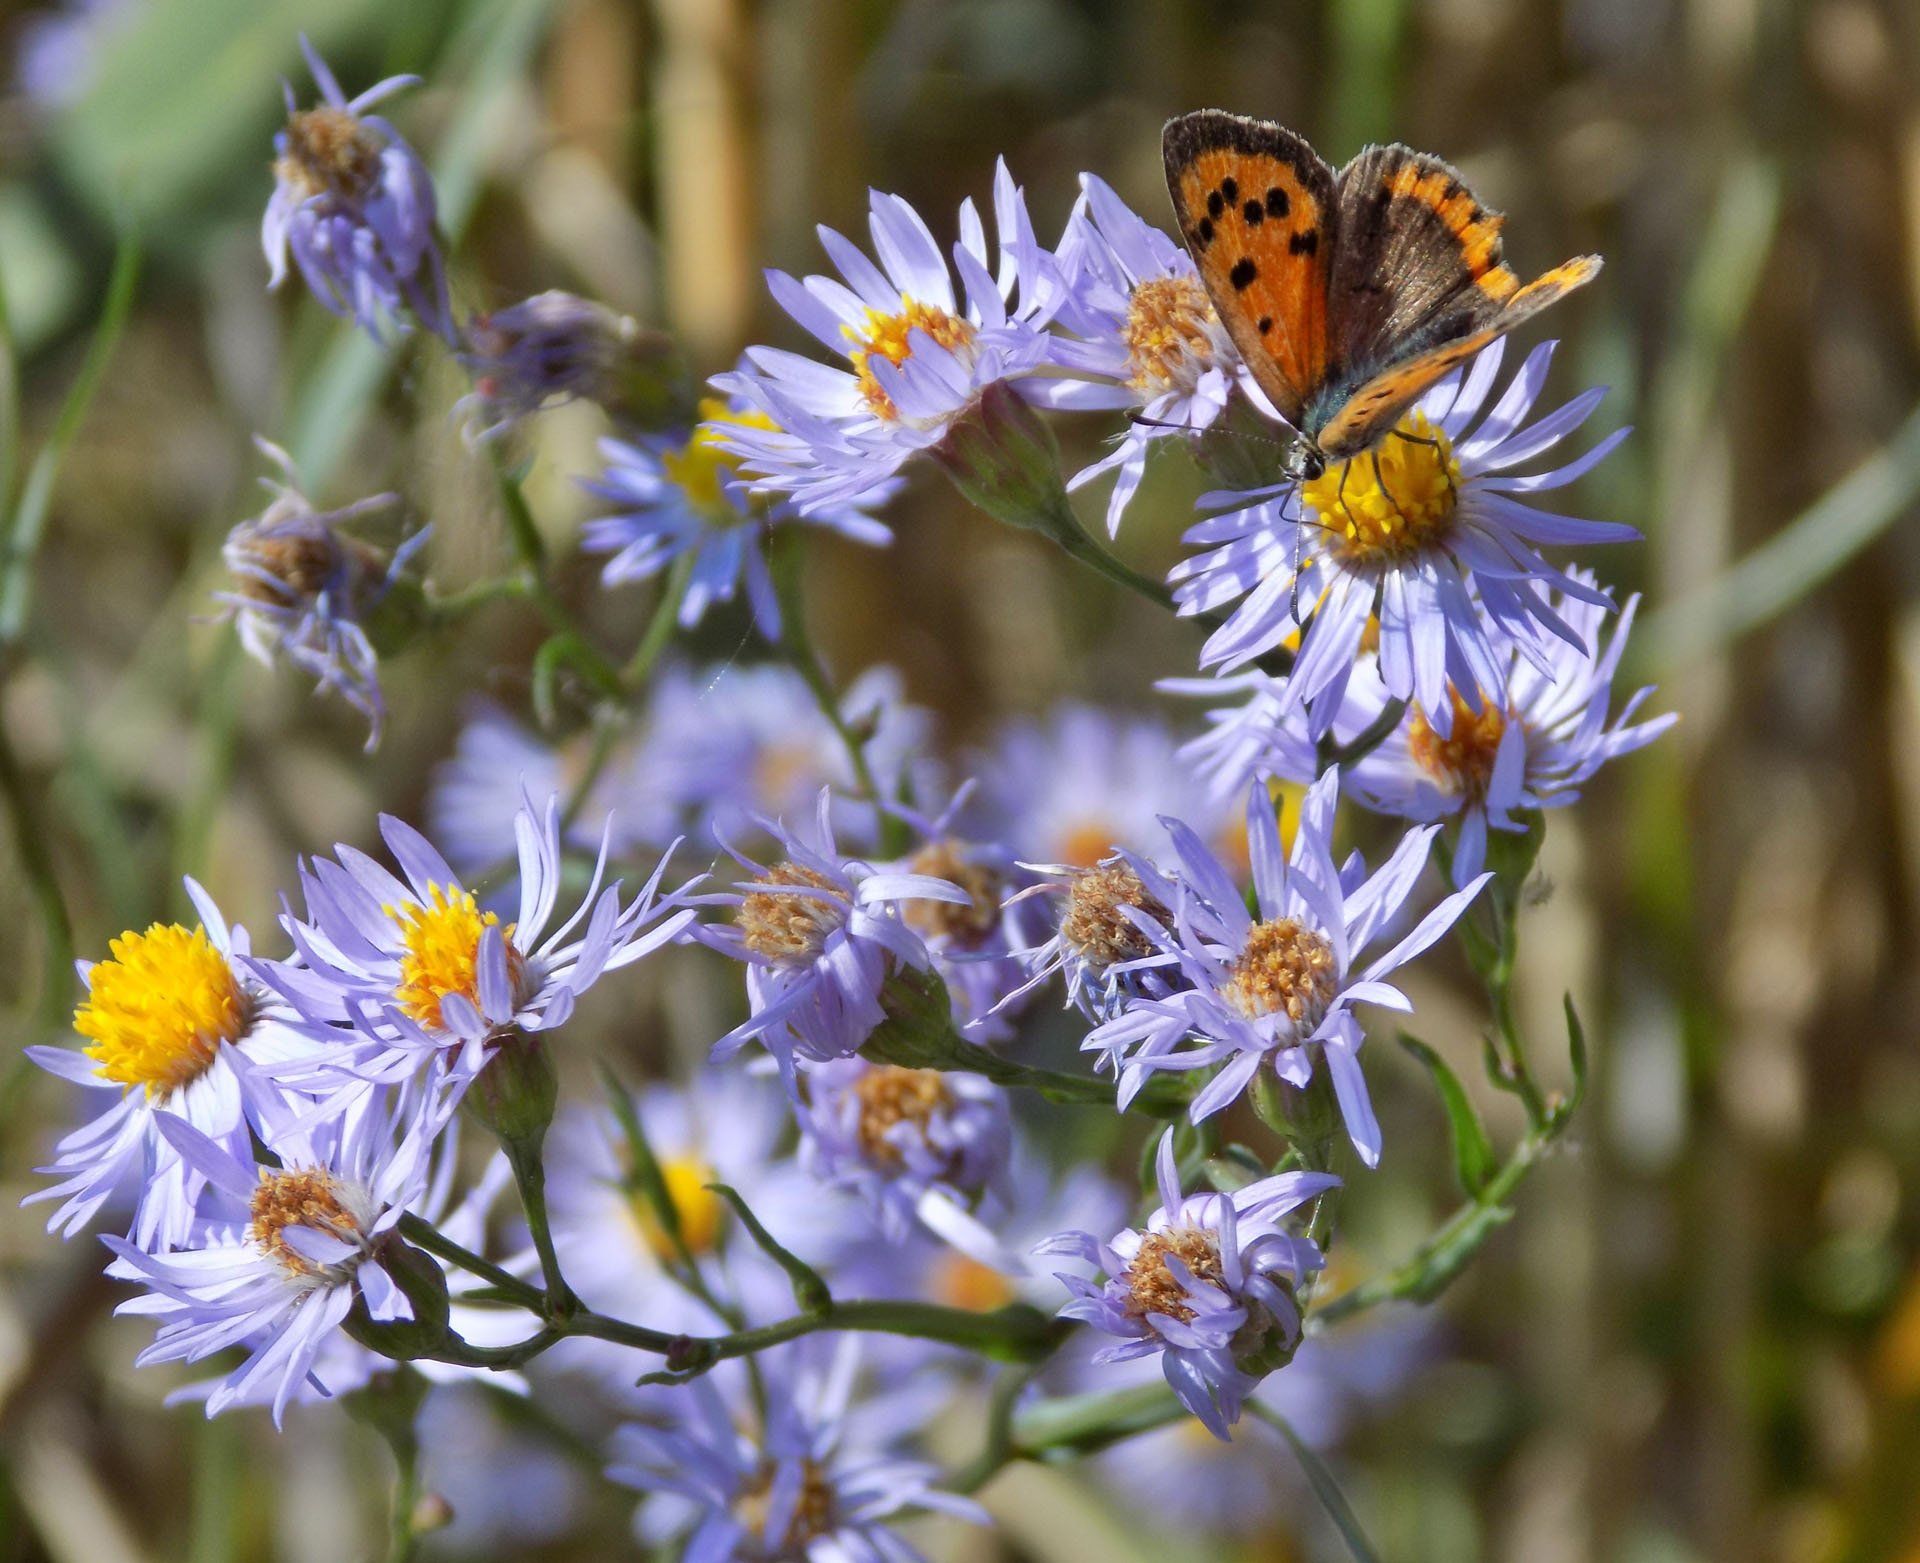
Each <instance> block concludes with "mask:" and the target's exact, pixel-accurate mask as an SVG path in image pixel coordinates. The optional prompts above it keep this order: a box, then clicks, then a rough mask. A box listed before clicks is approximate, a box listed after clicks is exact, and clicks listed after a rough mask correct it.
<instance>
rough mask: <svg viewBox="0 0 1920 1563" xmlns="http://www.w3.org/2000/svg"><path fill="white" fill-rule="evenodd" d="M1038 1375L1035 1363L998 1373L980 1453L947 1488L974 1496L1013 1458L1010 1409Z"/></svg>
mask: <svg viewBox="0 0 1920 1563" xmlns="http://www.w3.org/2000/svg"><path fill="white" fill-rule="evenodd" d="M1039 1371H1040V1364H1039V1363H1037V1362H1023V1363H1018V1364H1016V1365H1015V1366H1012V1367H1009V1368H1004V1369H1002V1370H1001V1373H1000V1376H999V1378H997V1379H995V1380H994V1383H993V1394H992V1396H991V1397H990V1398H989V1399H988V1401H987V1435H986V1441H985V1443H984V1444H983V1446H982V1447H981V1450H980V1453H979V1454H977V1455H975V1456H974V1457H973V1459H972V1460H970V1461H968V1462H967V1464H966V1465H965V1466H963V1467H962V1468H961V1469H960V1470H958V1471H956V1472H955V1473H954V1476H953V1480H952V1481H951V1482H949V1483H948V1486H949V1487H950V1488H951V1489H952V1490H953V1491H954V1492H978V1491H979V1490H980V1489H981V1488H982V1487H984V1486H986V1484H987V1483H988V1482H989V1481H991V1480H992V1479H993V1477H994V1476H995V1475H996V1474H997V1473H998V1472H999V1471H1000V1470H1001V1469H1002V1468H1004V1467H1005V1466H1006V1465H1008V1464H1009V1463H1010V1462H1011V1461H1012V1460H1013V1459H1014V1458H1015V1457H1016V1448H1015V1443H1014V1423H1013V1413H1014V1408H1015V1407H1016V1406H1018V1405H1019V1403H1020V1395H1021V1392H1022V1391H1023V1390H1025V1389H1026V1387H1027V1385H1028V1384H1030V1383H1032V1382H1033V1376H1034V1374H1035V1373H1037V1372H1039Z"/></svg>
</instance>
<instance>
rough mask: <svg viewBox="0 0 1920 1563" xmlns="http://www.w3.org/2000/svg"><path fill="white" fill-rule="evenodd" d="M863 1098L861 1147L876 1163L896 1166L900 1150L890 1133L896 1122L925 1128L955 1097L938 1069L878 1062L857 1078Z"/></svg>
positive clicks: (856, 1086)
mask: <svg viewBox="0 0 1920 1563" xmlns="http://www.w3.org/2000/svg"><path fill="white" fill-rule="evenodd" d="M853 1094H854V1095H855V1096H856V1097H858V1098H859V1101H860V1149H861V1151H862V1153H864V1154H865V1156H866V1158H867V1159H868V1160H869V1161H871V1162H873V1163H874V1164H875V1165H876V1166H881V1167H895V1166H898V1165H899V1163H900V1151H899V1149H898V1148H897V1147H896V1146H895V1145H893V1144H892V1143H891V1142H890V1141H889V1140H888V1139H887V1135H888V1133H889V1131H891V1130H892V1128H893V1126H894V1125H895V1124H900V1123H910V1124H912V1125H914V1126H915V1127H916V1128H919V1129H925V1128H926V1126H927V1120H928V1119H930V1118H932V1117H933V1115H934V1114H935V1113H937V1112H939V1111H940V1110H941V1109H942V1108H943V1107H946V1106H948V1105H950V1104H951V1103H952V1101H953V1097H952V1094H951V1093H950V1092H949V1091H948V1090H947V1082H946V1081H945V1079H943V1078H942V1077H941V1074H940V1071H939V1070H937V1069H903V1068H901V1067H900V1066H899V1065H898V1064H876V1065H874V1067H873V1068H871V1069H869V1070H868V1071H867V1072H866V1073H865V1074H863V1075H862V1076H860V1078H859V1079H858V1080H856V1081H855V1082H854V1086H853Z"/></svg>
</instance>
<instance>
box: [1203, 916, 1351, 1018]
mask: <svg viewBox="0 0 1920 1563" xmlns="http://www.w3.org/2000/svg"><path fill="white" fill-rule="evenodd" d="M1339 982H1340V979H1339V974H1338V973H1337V972H1336V971H1335V970H1334V959H1333V946H1332V945H1331V944H1329V943H1328V942H1327V940H1326V938H1325V936H1324V935H1322V934H1319V933H1316V932H1315V931H1314V930H1313V929H1311V928H1308V927H1305V926H1304V925H1302V924H1300V923H1297V922H1295V921H1294V920H1293V919H1292V918H1291V917H1279V918H1275V919H1274V920H1273V921H1272V922H1265V923H1255V924H1254V925H1253V927H1252V929H1251V930H1250V931H1249V932H1248V934H1247V944H1246V948H1245V949H1244V950H1242V951H1241V952H1240V958H1239V960H1237V961H1235V962H1234V963H1233V969H1232V972H1231V974H1230V975H1229V977H1228V980H1227V990H1226V999H1227V1002H1228V1003H1229V1004H1231V1005H1232V1006H1233V1007H1234V1008H1235V1009H1237V1010H1238V1011H1239V1012H1240V1013H1241V1014H1243V1015H1245V1016H1246V1017H1247V1018H1248V1019H1249V1020H1255V1019H1258V1018H1259V1017H1260V1016H1262V1015H1279V1014H1284V1015H1285V1016H1286V1017H1287V1018H1288V1019H1289V1020H1290V1021H1292V1022H1293V1024H1294V1025H1295V1026H1296V1027H1297V1028H1299V1029H1301V1030H1310V1029H1311V1028H1312V1027H1314V1026H1316V1025H1318V1024H1319V1022H1320V1017H1321V1016H1322V1015H1324V1014H1325V1013H1326V1009H1327V1005H1328V1004H1329V1003H1330V1002H1331V1001H1332V999H1333V996H1334V994H1335V992H1336V991H1338V988H1339Z"/></svg>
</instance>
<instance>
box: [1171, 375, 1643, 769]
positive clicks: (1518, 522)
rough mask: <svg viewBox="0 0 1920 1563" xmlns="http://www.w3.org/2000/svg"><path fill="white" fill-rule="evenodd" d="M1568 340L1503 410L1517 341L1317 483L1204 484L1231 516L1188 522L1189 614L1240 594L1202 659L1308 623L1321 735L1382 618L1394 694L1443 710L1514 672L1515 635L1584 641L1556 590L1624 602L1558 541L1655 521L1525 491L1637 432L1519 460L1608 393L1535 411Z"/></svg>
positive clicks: (1246, 648)
mask: <svg viewBox="0 0 1920 1563" xmlns="http://www.w3.org/2000/svg"><path fill="white" fill-rule="evenodd" d="M1554 345H1555V344H1553V343H1551V342H1548V343H1544V344H1542V345H1541V346H1540V347H1538V348H1536V349H1535V350H1534V351H1533V352H1532V353H1531V354H1530V355H1528V358H1527V361H1526V363H1525V364H1524V365H1523V366H1522V367H1521V369H1520V372H1519V374H1517V375H1516V376H1514V379H1513V382H1512V384H1511V385H1509V386H1508V387H1507V390H1506V392H1505V394H1504V395H1502V396H1501V397H1500V399H1499V401H1498V402H1497V403H1495V404H1494V405H1493V406H1492V408H1491V409H1490V410H1488V409H1487V399H1488V396H1489V394H1490V393H1491V391H1492V389H1493V383H1494V380H1495V378H1496V376H1497V375H1498V373H1499V369H1500V363H1501V358H1502V355H1503V353H1504V352H1505V340H1504V339H1500V340H1497V341H1495V342H1494V343H1493V344H1492V345H1491V346H1489V347H1487V348H1485V349H1484V350H1483V351H1482V352H1481V353H1480V354H1479V356H1478V357H1476V358H1475V359H1474V360H1473V362H1472V363H1471V365H1470V366H1469V367H1468V368H1467V369H1466V370H1464V371H1463V372H1461V373H1456V374H1453V375H1449V376H1448V377H1447V378H1446V379H1444V380H1442V381H1441V382H1440V383H1439V384H1438V385H1436V386H1435V387H1434V388H1433V389H1432V390H1430V391H1428V392H1427V394H1426V395H1425V396H1423V397H1422V398H1421V399H1420V401H1419V402H1418V404H1416V406H1415V407H1414V409H1413V410H1412V411H1411V412H1410V413H1408V414H1407V416H1406V417H1405V418H1404V419H1402V421H1401V424H1400V427H1399V429H1398V431H1397V436H1398V437H1395V436H1389V437H1388V438H1387V440H1386V441H1385V442H1384V443H1383V444H1381V445H1380V446H1379V447H1378V448H1377V449H1375V450H1372V451H1368V452H1366V453H1365V454H1363V455H1360V456H1356V457H1355V458H1354V459H1353V460H1351V461H1347V462H1337V463H1334V464H1333V465H1331V466H1329V467H1328V468H1327V469H1326V471H1325V472H1323V473H1322V474H1321V475H1320V476H1319V477H1317V478H1314V479H1312V480H1311V481H1307V482H1304V483H1296V482H1294V481H1292V480H1289V481H1287V482H1285V483H1282V484H1279V485H1277V486H1275V487H1272V488H1267V489H1257V490H1249V491H1245V492H1237V493H1236V492H1221V493H1215V494H1209V495H1205V496H1203V497H1202V499H1201V502H1200V503H1201V505H1202V507H1203V508H1204V509H1208V510H1213V511H1216V512H1219V513H1217V514H1215V515H1212V516H1210V517H1209V518H1208V519H1206V520H1204V521H1202V522H1200V523H1199V524H1198V525H1196V526H1194V527H1193V528H1192V529H1190V530H1189V531H1188V533H1187V541H1188V542H1189V543H1193V544H1197V545H1199V546H1201V547H1202V548H1203V549H1204V550H1205V551H1204V552H1202V553H1199V554H1196V555H1195V556H1193V557H1192V558H1189V559H1185V560H1182V561H1181V562H1180V563H1179V564H1177V565H1175V566H1174V568H1173V571H1172V573H1171V576H1170V577H1169V578H1170V579H1171V580H1172V581H1173V582H1174V583H1175V586H1174V594H1175V596H1176V597H1177V598H1178V599H1179V602H1180V610H1181V612H1183V613H1204V612H1210V611H1215V610H1224V609H1227V608H1229V607H1231V605H1232V604H1234V603H1236V602H1238V603H1239V606H1238V607H1235V608H1233V609H1232V613H1231V615H1230V617H1229V618H1228V620H1227V622H1226V623H1225V624H1224V625H1222V626H1221V627H1220V628H1219V629H1218V630H1216V631H1215V632H1214V633H1213V635H1212V636H1211V637H1210V638H1209V639H1208V641H1207V644H1206V647H1205V649H1204V650H1203V651H1202V653H1201V661H1202V663H1203V664H1204V665H1207V666H1216V665H1217V666H1224V667H1225V668H1227V669H1229V670H1231V669H1234V668H1239V667H1243V666H1245V665H1246V664H1247V663H1249V662H1252V661H1253V660H1254V659H1255V658H1257V657H1260V656H1263V655H1264V654H1265V653H1267V652H1269V651H1271V650H1273V649H1274V648H1275V647H1276V646H1279V645H1280V644H1281V643H1282V642H1284V641H1286V640H1287V639H1288V638H1289V637H1290V636H1292V635H1294V634H1295V633H1296V632H1297V631H1298V632H1301V643H1300V651H1299V656H1298V658H1297V660H1296V661H1295V663H1294V668H1293V674H1292V680H1291V683H1292V689H1293V693H1294V694H1295V695H1296V696H1297V698H1299V699H1300V700H1301V701H1303V702H1305V703H1306V704H1307V706H1308V708H1309V710H1310V711H1311V712H1312V713H1313V717H1314V732H1315V734H1316V735H1318V734H1320V733H1324V732H1326V731H1328V730H1329V729H1330V728H1331V727H1332V725H1333V721H1334V719H1335V717H1336V716H1337V715H1338V711H1339V706H1340V699H1341V694H1342V692H1343V691H1344V689H1345V688H1346V683H1347V678H1348V676H1349V674H1350V673H1351V672H1352V670H1353V665H1354V660H1355V658H1356V656H1357V655H1358V654H1359V651H1360V647H1361V641H1362V638H1363V637H1364V636H1365V635H1366V634H1367V632H1368V621H1369V620H1370V619H1372V618H1374V617H1376V616H1377V618H1378V622H1379V646H1380V671H1381V676H1382V678H1383V679H1384V680H1385V682H1386V685H1387V688H1388V691H1389V692H1390V693H1391V694H1393V695H1394V696H1395V697H1396V698H1399V699H1413V700H1418V701H1419V702H1420V703H1421V705H1423V706H1424V707H1426V709H1427V710H1428V711H1429V712H1437V708H1439V707H1443V706H1445V705H1446V704H1447V702H1446V698H1445V691H1446V685H1447V683H1448V681H1449V680H1451V681H1453V682H1454V683H1456V684H1457V685H1459V686H1460V687H1462V688H1464V689H1475V688H1478V687H1480V686H1485V687H1488V688H1495V687H1498V685H1499V683H1500V680H1501V677H1502V657H1503V655H1504V654H1505V653H1507V652H1508V651H1510V650H1517V651H1519V652H1520V653H1521V654H1522V655H1524V656H1527V657H1529V658H1530V659H1531V660H1533V661H1535V662H1536V663H1543V662H1544V658H1545V656H1546V651H1545V649H1544V648H1545V646H1546V644H1547V643H1548V642H1549V641H1551V639H1552V638H1553V637H1554V636H1556V635H1557V636H1559V637H1561V638H1562V639H1565V640H1567V641H1568V642H1569V643H1573V644H1577V643H1578V638H1577V636H1576V635H1575V633H1574V631H1573V630H1572V629H1571V628H1570V627H1569V626H1568V625H1567V623H1566V621H1565V620H1564V619H1563V618H1562V617H1561V616H1560V615H1559V614H1558V613H1556V612H1554V611H1553V609H1552V608H1551V606H1549V604H1548V601H1547V597H1546V595H1545V593H1544V592H1543V591H1541V590H1540V589H1539V588H1540V587H1542V586H1551V587H1554V588H1557V589H1558V590H1559V591H1560V592H1562V593H1563V594H1565V596H1566V597H1568V598H1573V599H1579V600H1584V601H1588V602H1591V603H1594V604H1596V605H1604V604H1605V603H1606V601H1607V599H1606V597H1605V596H1604V594H1602V593H1601V592H1599V591H1597V590H1596V589H1595V588H1594V587H1592V586H1591V585H1587V584H1584V583H1582V582H1579V581H1576V580H1575V579H1574V578H1573V577H1571V576H1569V575H1567V574H1566V573H1564V572H1563V571H1560V570H1557V569H1555V568H1553V567H1552V566H1551V565H1549V564H1548V563H1547V562H1546V560H1545V559H1544V558H1542V557H1541V555H1540V552H1539V550H1540V548H1541V547H1542V546H1562V545H1576V544H1591V543H1612V542H1622V541H1627V540H1630V539H1633V538H1637V537H1638V536H1639V535H1640V534H1639V533H1638V532H1636V531H1635V530H1634V529H1633V528H1632V527H1629V526H1621V525H1618V524H1616V523H1613V522H1603V521H1582V520H1576V519H1574V518H1572V517H1570V516H1556V515H1549V514H1547V513H1545V512H1543V511H1539V510H1535V509H1533V508H1532V507H1531V506H1529V505H1527V504H1524V503H1522V501H1521V499H1520V498H1519V497H1516V496H1525V495H1531V494H1536V493H1543V492H1545V491H1547V490H1549V489H1555V488H1561V487H1564V486H1565V485H1567V484H1569V483H1571V482H1573V481H1574V480H1575V479H1576V478H1578V477H1581V476H1582V475H1584V474H1585V473H1587V472H1590V471H1592V470H1593V468H1594V467H1596V466H1597V465H1599V463H1600V462H1601V461H1602V460H1603V459H1604V458H1605V457H1606V456H1607V455H1608V453H1609V452H1611V451H1612V450H1613V448H1614V447H1615V446H1616V445H1618V444H1619V443H1620V441H1621V440H1623V439H1624V438H1626V435H1627V430H1625V429H1619V430H1616V431H1615V432H1614V433H1612V434H1610V435H1608V436H1607V437H1606V438H1605V439H1603V440H1602V441H1600V443H1599V444H1597V445H1595V446H1594V447H1593V448H1592V449H1590V450H1588V451H1587V452H1586V453H1585V454H1584V455H1581V456H1578V457H1576V458H1575V459H1574V460H1572V461H1570V462H1568V463H1566V464H1565V465H1564V466H1560V467H1556V468H1553V469H1551V470H1548V471H1545V472H1538V473H1532V474H1526V475H1520V474H1515V473H1513V472H1511V471H1510V469H1511V468H1514V467H1516V466H1519V465H1521V464H1523V463H1526V462H1529V461H1531V460H1533V459H1534V458H1535V457H1537V456H1540V455H1541V454H1543V453H1544V452H1546V451H1548V450H1550V449H1552V448H1553V447H1554V446H1555V445H1557V444H1558V443H1559V442H1560V441H1561V440H1563V439H1565V438H1566V437H1567V436H1568V435H1569V434H1571V433H1572V432H1573V431H1574V430H1575V429H1577V428H1578V427H1580V425H1581V424H1583V423H1584V422H1585V421H1586V420H1587V418H1588V417H1589V416H1590V415H1591V414H1592V412H1593V410H1594V409H1595V408H1596V407H1597V406H1598V405H1599V404H1600V399H1601V397H1602V396H1603V395H1604V394H1605V390H1604V388H1596V389H1593V390H1590V391H1587V392H1584V393H1582V394H1581V395H1580V396H1577V397H1575V398H1574V399H1573V400H1572V401H1571V402H1569V403H1567V404H1566V405H1565V406H1564V407H1561V408H1558V409H1557V410H1555V411H1554V412H1551V413H1549V414H1547V415H1546V416H1545V417H1542V418H1539V419H1536V420H1534V421H1533V422H1531V423H1529V422H1528V421H1527V419H1528V415H1529V413H1530V412H1531V411H1532V409H1533V404H1534V402H1535V400H1536V399H1537V398H1538V397H1539V394H1540V390H1541V387H1542V386H1543V385H1544V384H1545V382H1546V377H1547V366H1548V364H1549V362H1550V361H1551V359H1552V357H1553V348H1554ZM1483 411H1484V416H1483ZM1243 598H1244V599H1245V600H1244V601H1241V599H1243ZM1296 614H1298V615H1299V617H1298V618H1296ZM1450 716H1451V712H1450V711H1447V712H1437V714H1436V715H1435V722H1436V725H1441V726H1442V727H1443V730H1444V723H1445V722H1447V721H1448V720H1449V719H1450Z"/></svg>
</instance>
